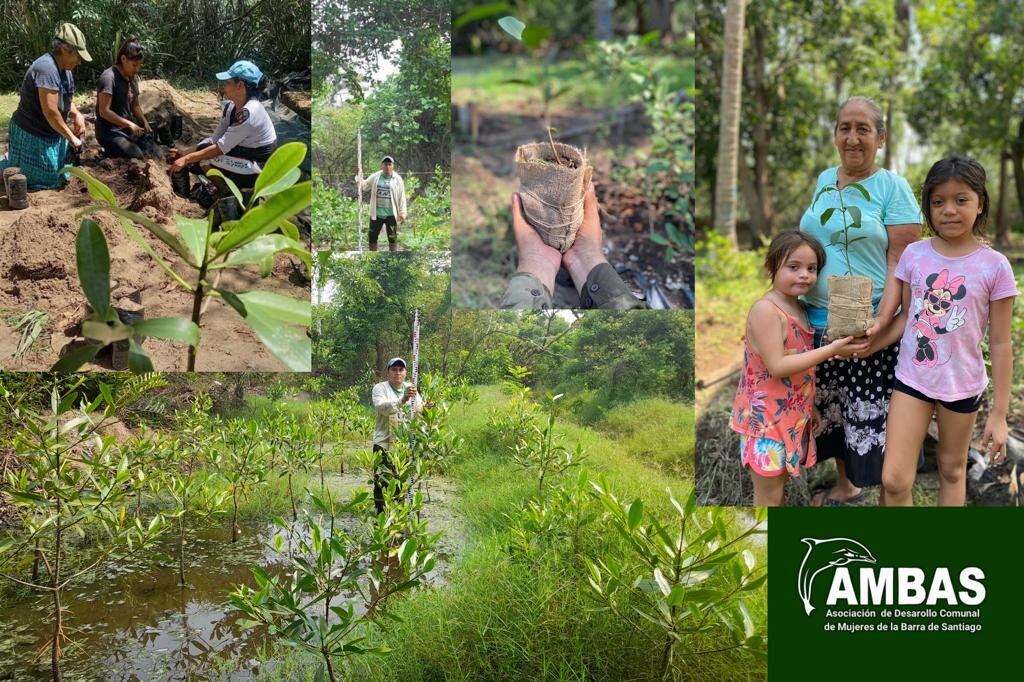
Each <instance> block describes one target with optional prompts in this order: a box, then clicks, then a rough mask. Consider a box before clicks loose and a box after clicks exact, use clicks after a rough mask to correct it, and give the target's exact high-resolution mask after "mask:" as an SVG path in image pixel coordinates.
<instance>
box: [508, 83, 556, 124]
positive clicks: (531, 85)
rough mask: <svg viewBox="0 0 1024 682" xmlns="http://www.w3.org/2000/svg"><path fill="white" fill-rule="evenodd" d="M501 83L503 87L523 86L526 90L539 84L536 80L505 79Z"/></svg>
mask: <svg viewBox="0 0 1024 682" xmlns="http://www.w3.org/2000/svg"><path fill="white" fill-rule="evenodd" d="M501 82H502V83H503V84H505V85H525V86H526V87H528V88H532V87H534V86H536V85H539V84H540V82H539V81H538V80H537V79H536V78H506V79H505V80H503V81H501ZM552 132H555V131H554V129H552Z"/></svg>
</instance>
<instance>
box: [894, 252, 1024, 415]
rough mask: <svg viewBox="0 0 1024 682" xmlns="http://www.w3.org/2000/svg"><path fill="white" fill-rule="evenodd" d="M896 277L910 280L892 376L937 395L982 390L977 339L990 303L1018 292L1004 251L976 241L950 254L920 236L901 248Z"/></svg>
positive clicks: (956, 397) (957, 397)
mask: <svg viewBox="0 0 1024 682" xmlns="http://www.w3.org/2000/svg"><path fill="white" fill-rule="evenodd" d="M896 278H897V279H899V280H901V281H904V282H908V283H909V284H910V311H909V313H910V314H909V315H908V317H907V326H906V329H905V330H904V331H903V340H902V341H901V342H900V354H899V360H898V361H897V363H896V378H897V379H899V380H900V381H902V382H903V383H904V384H906V385H907V386H910V387H911V388H915V389H917V390H918V391H920V392H921V393H924V394H925V395H926V396H928V397H930V398H935V399H937V400H943V401H953V400H963V399H965V398H973V397H975V396H978V395H981V394H982V393H984V391H985V387H986V386H988V375H987V374H986V373H985V362H984V359H983V358H982V355H981V340H982V339H983V338H984V337H985V333H986V331H987V330H988V313H989V304H990V303H991V302H992V301H998V300H999V299H1002V298H1008V297H1010V296H1016V295H1017V282H1016V280H1015V279H1014V277H1013V269H1012V268H1011V267H1010V263H1009V261H1008V260H1006V256H1004V255H1003V254H1001V253H999V252H998V251H995V250H993V249H992V248H990V247H988V246H980V247H979V248H978V249H977V250H976V251H973V252H971V253H969V254H967V255H966V256H960V257H957V258H951V257H948V256H943V255H942V254H940V253H938V252H937V251H936V250H935V248H934V247H933V246H932V240H931V239H925V240H923V241H919V242H915V243H913V244H911V245H910V246H908V247H907V248H906V250H904V251H903V255H902V256H900V262H899V264H898V265H897V266H896Z"/></svg>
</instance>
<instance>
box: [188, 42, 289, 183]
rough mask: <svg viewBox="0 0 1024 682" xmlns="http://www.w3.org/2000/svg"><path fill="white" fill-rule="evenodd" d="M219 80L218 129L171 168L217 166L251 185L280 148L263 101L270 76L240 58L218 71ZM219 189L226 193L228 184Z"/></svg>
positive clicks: (198, 170)
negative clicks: (222, 94) (220, 105)
mask: <svg viewBox="0 0 1024 682" xmlns="http://www.w3.org/2000/svg"><path fill="white" fill-rule="evenodd" d="M217 80H219V81H222V82H223V86H222V88H223V92H224V97H225V101H224V103H223V106H222V107H221V119H220V123H219V124H218V125H217V129H216V130H215V131H214V132H213V134H212V135H210V136H209V137H207V138H206V139H204V140H202V141H201V142H200V143H199V145H198V146H197V147H196V150H195V151H194V152H192V153H190V154H185V155H184V156H180V157H178V158H177V159H175V160H174V162H173V163H172V164H171V172H172V173H178V172H181V171H182V170H188V171H190V172H193V173H196V174H200V175H202V174H204V173H205V171H206V170H207V169H209V168H216V169H217V170H219V171H220V172H221V173H223V174H224V175H225V176H227V177H228V178H230V179H231V180H232V181H233V182H234V183H235V184H236V185H237V186H238V187H239V188H241V189H246V188H251V187H252V186H253V185H255V184H256V177H257V176H258V175H259V174H260V171H262V170H263V164H264V163H266V162H267V159H269V158H270V155H271V154H273V153H274V150H275V149H277V133H276V132H275V131H274V124H273V122H272V121H271V120H270V116H268V115H267V110H266V109H264V108H263V105H262V104H260V94H261V93H262V92H263V91H264V90H265V89H266V84H267V78H266V76H264V75H263V72H262V71H260V70H259V68H258V67H257V66H256V65H255V64H253V63H252V62H249V61H245V60H241V61H237V62H235V63H234V64H232V65H231V68H230V69H228V70H227V71H222V72H220V73H218V74H217ZM213 180H214V182H216V181H217V178H213ZM219 189H220V190H221V192H222V193H223V192H224V189H225V188H224V187H219Z"/></svg>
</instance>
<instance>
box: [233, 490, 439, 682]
mask: <svg viewBox="0 0 1024 682" xmlns="http://www.w3.org/2000/svg"><path fill="white" fill-rule="evenodd" d="M396 484H398V481H392V485H396ZM392 492H398V493H402V492H403V491H402V490H401V489H400V488H399V489H398V490H393V491H392ZM397 497H398V498H399V499H403V500H404V495H402V494H399V495H398V496H397ZM417 498H418V496H417ZM312 500H313V505H314V507H315V508H316V509H317V510H318V511H319V514H318V515H317V516H314V515H312V514H310V513H309V512H308V511H305V510H304V511H303V514H304V516H305V521H306V524H307V526H308V528H309V536H308V537H303V538H302V539H301V540H300V541H299V547H298V550H297V551H296V553H295V554H294V555H293V556H292V557H291V560H290V563H291V572H290V574H289V575H288V576H287V577H285V578H280V577H271V576H270V575H268V574H267V573H266V571H264V570H263V569H262V568H260V567H258V566H254V567H252V574H253V578H254V580H255V581H256V589H253V588H251V587H249V586H247V585H238V586H236V587H235V590H234V591H233V592H232V593H231V594H230V599H231V604H232V605H233V606H234V607H235V608H236V609H238V610H240V611H242V612H243V613H245V614H246V615H247V616H248V618H247V619H243V620H240V621H239V624H240V625H241V626H242V627H253V626H256V625H258V624H263V625H266V626H268V628H269V631H270V633H271V634H272V635H275V636H277V637H279V638H282V639H284V640H286V641H287V642H288V643H290V644H292V645H294V646H298V647H300V648H302V649H305V650H306V651H309V652H311V653H315V654H317V655H318V656H320V657H321V658H322V659H323V662H324V664H323V667H322V668H321V669H320V671H319V672H318V678H320V679H322V678H323V676H324V675H325V674H326V677H327V678H328V679H330V680H331V681H332V682H336V681H337V680H338V679H340V677H339V672H338V671H337V670H336V669H335V665H336V663H337V662H339V661H340V662H342V664H343V665H344V662H345V661H346V660H347V659H348V658H349V657H351V656H358V655H363V654H378V655H380V654H386V653H388V652H390V651H391V650H390V649H388V648H387V647H374V646H367V645H365V644H364V641H365V640H366V637H367V628H368V627H369V625H370V623H371V622H372V621H373V620H374V618H375V617H377V616H378V615H380V614H382V613H386V612H385V611H383V605H384V604H385V603H386V601H387V599H388V598H389V597H391V596H393V595H395V594H398V593H399V592H402V591H405V590H409V589H412V588H413V587H416V586H417V585H418V584H419V583H420V581H421V580H422V578H423V577H424V576H425V575H426V574H427V573H429V572H430V571H431V570H432V569H433V567H434V563H435V559H434V554H433V547H434V544H435V543H436V540H437V537H438V536H437V535H434V536H430V535H429V534H427V533H426V525H425V522H424V523H419V522H416V521H415V520H414V519H415V513H414V512H413V505H406V504H404V503H402V502H395V503H392V502H390V501H389V502H388V503H387V507H388V508H387V510H386V511H385V512H384V513H381V514H379V515H377V514H374V513H373V504H372V500H371V499H370V494H369V492H367V491H366V490H365V489H363V488H360V489H358V490H356V491H355V492H354V493H353V494H352V496H351V497H350V498H349V499H348V501H347V502H344V503H342V504H336V503H335V502H334V499H333V497H331V495H330V493H328V494H327V495H326V496H325V497H320V496H317V495H313V496H312ZM418 503H421V500H419V499H417V500H416V501H415V502H414V504H418ZM343 515H344V516H355V517H357V518H359V519H361V523H360V525H359V527H357V528H356V529H354V530H353V531H352V532H346V531H345V530H343V529H341V528H340V527H339V526H338V521H339V519H340V517H342V516H343ZM279 525H281V527H282V529H284V530H287V525H285V524H283V523H280V524H279ZM396 538H404V540H403V541H402V542H401V543H400V544H397V546H396V543H395V539H396ZM283 546H284V539H283V537H282V536H281V535H280V534H278V535H276V536H275V537H274V547H275V549H276V550H277V551H278V552H281V550H282V548H283ZM390 553H393V554H394V556H395V557H396V560H397V562H398V564H399V566H400V568H401V573H402V579H401V580H399V581H395V580H390V579H389V576H388V574H386V573H384V572H383V571H382V570H381V568H380V566H379V565H377V564H376V563H375V562H374V559H375V558H376V557H378V556H380V555H381V554H390ZM368 587H369V594H368V593H367V588H368ZM343 595H356V596H357V597H361V598H362V599H364V600H365V601H366V610H365V612H364V613H362V614H360V613H358V612H357V611H356V600H355V599H351V598H343ZM340 598H343V599H344V600H343V601H341V602H340V603H339V599H340ZM387 615H388V616H389V617H390V618H392V619H395V618H397V617H396V616H394V614H391V613H387Z"/></svg>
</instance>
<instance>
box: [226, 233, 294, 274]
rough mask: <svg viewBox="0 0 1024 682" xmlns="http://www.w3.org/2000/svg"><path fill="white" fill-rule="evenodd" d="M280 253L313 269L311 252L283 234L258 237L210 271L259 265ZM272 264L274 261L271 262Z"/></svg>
mask: <svg viewBox="0 0 1024 682" xmlns="http://www.w3.org/2000/svg"><path fill="white" fill-rule="evenodd" d="M279 251H283V252H285V253H290V254H292V255H294V256H296V257H297V258H299V260H301V261H302V262H303V263H305V265H306V268H307V269H309V270H312V269H313V265H312V262H313V260H312V257H311V256H310V254H309V251H306V250H305V249H304V248H302V244H301V243H300V242H297V241H295V240H294V239H290V238H288V237H285V236H284V235H283V234H265V235H263V236H262V237H257V238H256V239H254V240H253V241H251V242H249V243H248V244H246V245H245V246H243V247H241V248H239V249H237V250H235V251H233V252H232V253H231V254H230V255H229V256H228V257H227V259H226V260H225V261H224V262H222V263H216V264H214V265H211V266H210V269H211V270H215V269H217V268H227V267H232V266H235V265H243V264H245V263H259V262H260V261H262V260H263V259H264V258H265V257H266V256H268V255H271V256H272V255H273V254H275V253H278V252H279ZM271 262H273V261H272V260H271Z"/></svg>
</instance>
